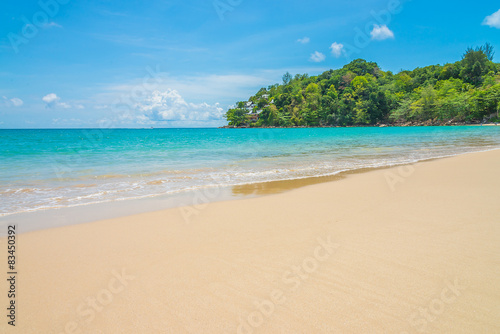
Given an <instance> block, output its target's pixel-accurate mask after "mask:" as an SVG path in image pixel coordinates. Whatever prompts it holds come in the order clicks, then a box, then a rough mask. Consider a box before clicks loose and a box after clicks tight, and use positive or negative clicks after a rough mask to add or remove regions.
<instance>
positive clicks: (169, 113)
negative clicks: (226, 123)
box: [136, 89, 223, 123]
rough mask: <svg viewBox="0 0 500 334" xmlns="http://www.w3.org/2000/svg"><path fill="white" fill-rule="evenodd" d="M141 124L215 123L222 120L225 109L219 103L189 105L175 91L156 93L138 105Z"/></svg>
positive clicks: (138, 118) (138, 117)
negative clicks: (158, 122)
mask: <svg viewBox="0 0 500 334" xmlns="http://www.w3.org/2000/svg"><path fill="white" fill-rule="evenodd" d="M136 107H137V110H138V111H139V115H138V116H137V117H136V118H137V120H138V121H139V123H147V122H148V121H190V122H193V121H214V120H221V119H222V115H223V109H222V108H221V107H220V105H219V104H218V103H215V104H213V105H210V104H208V103H204V102H203V103H198V104H196V103H189V102H186V100H184V98H183V97H182V96H181V95H180V94H179V92H178V91H176V90H175V89H168V90H166V91H154V92H153V93H152V94H151V95H150V96H148V97H146V98H145V99H144V101H142V102H141V103H138V104H137V106H136Z"/></svg>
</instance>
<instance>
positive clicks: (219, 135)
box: [0, 126, 500, 216]
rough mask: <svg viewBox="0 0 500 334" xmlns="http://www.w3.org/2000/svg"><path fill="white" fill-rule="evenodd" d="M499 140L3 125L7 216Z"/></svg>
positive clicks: (432, 154) (383, 161) (408, 158)
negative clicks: (8, 127)
mask: <svg viewBox="0 0 500 334" xmlns="http://www.w3.org/2000/svg"><path fill="white" fill-rule="evenodd" d="M498 148H500V126H453V127H384V128H376V127H366V128H354V127H353V128H292V129H279V128H278V129H217V128H207V129H50V130H49V129H47V130H45V129H44V130H0V216H9V215H16V214H20V213H26V212H33V211H39V210H48V209H55V208H65V207H74V206H84V205H91V204H95V203H105V202H116V201H127V200H132V199H139V198H141V199H142V198H148V197H151V198H153V197H157V196H170V195H171V196H174V195H176V194H182V193H183V192H187V191H193V190H196V189H210V188H218V187H231V186H238V185H246V184H255V183H262V182H270V181H278V180H293V179H301V178H311V177H320V176H330V175H336V174H338V173H341V172H344V171H354V170H359V169H365V168H376V167H384V166H395V165H401V164H408V163H414V162H417V161H422V160H427V159H433V158H440V157H448V156H453V155H458V154H464V153H469V152H478V151H487V150H492V149H498Z"/></svg>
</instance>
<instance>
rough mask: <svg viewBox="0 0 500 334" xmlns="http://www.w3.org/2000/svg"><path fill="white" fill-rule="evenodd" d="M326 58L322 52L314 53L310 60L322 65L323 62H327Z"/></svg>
mask: <svg viewBox="0 0 500 334" xmlns="http://www.w3.org/2000/svg"><path fill="white" fill-rule="evenodd" d="M325 58H326V57H325V55H324V54H322V53H321V52H318V51H314V53H312V54H311V58H309V59H310V60H311V61H313V62H315V63H321V62H322V61H323V60H325Z"/></svg>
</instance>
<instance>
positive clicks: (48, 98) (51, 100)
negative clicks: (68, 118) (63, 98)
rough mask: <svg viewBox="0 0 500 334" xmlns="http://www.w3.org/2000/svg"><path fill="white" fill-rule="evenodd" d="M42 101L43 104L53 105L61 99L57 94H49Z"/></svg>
mask: <svg viewBox="0 0 500 334" xmlns="http://www.w3.org/2000/svg"><path fill="white" fill-rule="evenodd" d="M42 100H43V102H45V103H47V104H52V103H54V102H56V101H59V100H60V98H59V97H58V96H57V95H56V94H54V93H50V94H47V95H45V96H44V97H42Z"/></svg>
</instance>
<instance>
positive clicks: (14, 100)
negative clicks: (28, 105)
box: [10, 97, 24, 107]
mask: <svg viewBox="0 0 500 334" xmlns="http://www.w3.org/2000/svg"><path fill="white" fill-rule="evenodd" d="M10 102H12V104H13V105H14V107H20V106H22V105H23V104H24V102H23V100H21V99H20V98H17V97H14V98H12V99H10Z"/></svg>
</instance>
